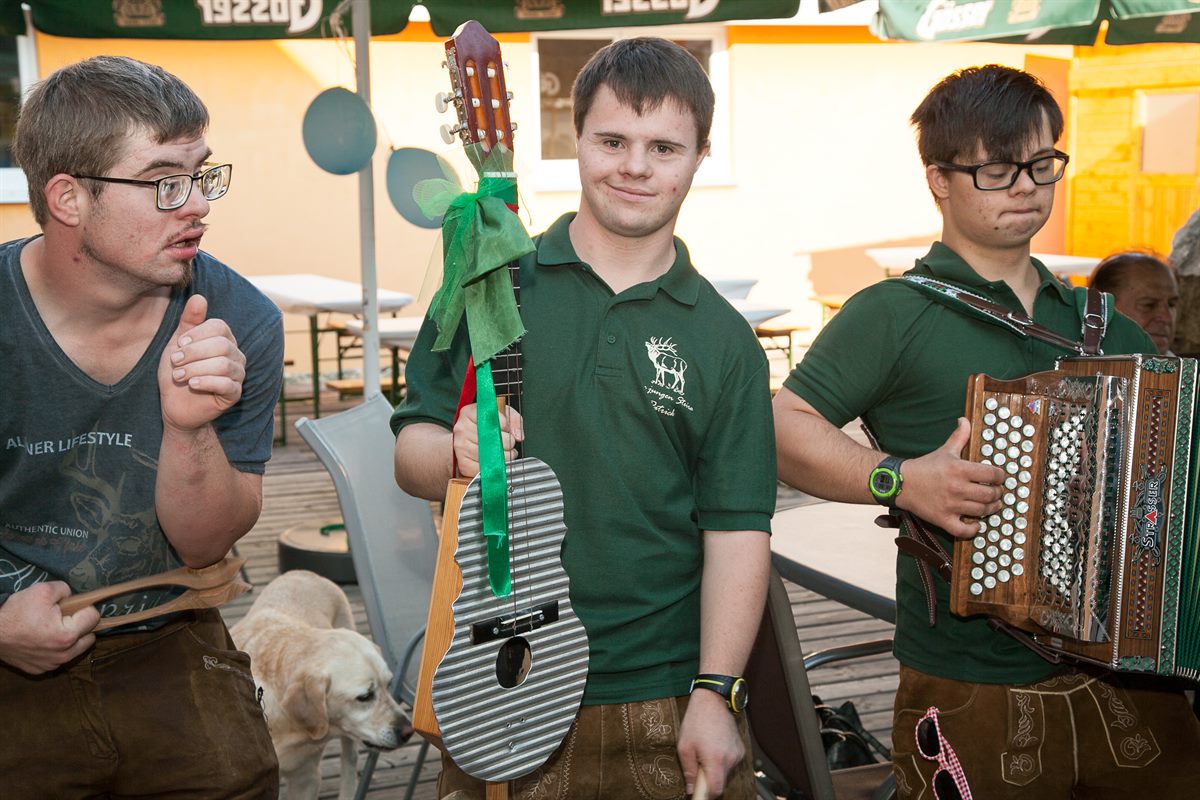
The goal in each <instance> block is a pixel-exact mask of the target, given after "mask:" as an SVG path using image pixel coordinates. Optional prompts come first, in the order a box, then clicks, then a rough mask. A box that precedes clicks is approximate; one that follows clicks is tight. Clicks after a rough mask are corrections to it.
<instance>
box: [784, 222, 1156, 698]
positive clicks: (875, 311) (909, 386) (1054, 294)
mask: <svg viewBox="0 0 1200 800" xmlns="http://www.w3.org/2000/svg"><path fill="white" fill-rule="evenodd" d="M1033 264H1034V267H1035V268H1036V269H1037V271H1038V274H1039V275H1040V276H1041V285H1040V286H1039V287H1038V291H1037V295H1036V298H1035V300H1034V306H1033V316H1034V320H1035V321H1037V322H1038V323H1040V324H1042V325H1045V326H1046V327H1048V328H1051V329H1052V330H1054V331H1055V332H1057V333H1059V334H1061V335H1063V336H1066V337H1068V338H1070V339H1071V340H1073V341H1074V340H1077V339H1078V338H1079V331H1080V325H1081V322H1082V314H1083V304H1084V299H1085V295H1086V292H1085V290H1083V289H1077V290H1074V291H1073V290H1072V289H1070V288H1068V287H1067V286H1065V285H1064V284H1063V283H1062V282H1061V281H1060V280H1059V279H1058V278H1056V277H1055V276H1054V275H1053V274H1052V273H1051V272H1050V271H1049V270H1047V269H1046V268H1045V267H1044V266H1043V265H1042V264H1040V263H1039V262H1037V261H1036V260H1034V262H1033ZM909 274H912V275H925V276H929V277H934V278H938V279H940V280H943V281H946V282H948V283H954V284H957V285H959V286H963V287H966V288H969V289H971V290H972V291H974V292H975V293H977V294H981V295H984V296H985V297H987V298H989V299H990V300H992V301H994V302H996V303H1000V304H1001V305H1003V306H1005V307H1007V308H1010V309H1012V310H1014V311H1019V310H1021V303H1020V301H1019V300H1018V299H1017V297H1016V295H1015V294H1014V293H1013V291H1012V290H1011V289H1010V288H1009V287H1008V284H1006V283H1004V282H1003V281H987V280H985V279H984V278H982V277H980V275H979V274H978V273H976V272H975V271H974V270H973V269H971V267H970V266H968V265H967V264H966V262H964V261H963V260H962V259H961V258H959V257H958V255H957V254H956V253H954V251H952V250H951V249H950V248H948V247H946V246H945V245H943V244H941V243H940V242H939V243H935V244H934V245H933V248H932V249H931V250H930V251H929V254H928V255H926V256H925V257H924V258H923V259H921V260H919V261H918V262H917V264H916V266H915V267H914V268H913V269H912V270H911V271H910V272H909ZM1102 347H1103V349H1104V352H1105V353H1107V354H1110V355H1111V354H1117V353H1153V352H1155V350H1154V345H1153V343H1152V342H1151V341H1150V338H1149V337H1148V336H1147V335H1146V334H1145V333H1143V332H1142V330H1141V329H1140V328H1139V327H1137V325H1136V324H1134V323H1133V322H1132V321H1131V320H1129V319H1127V318H1126V317H1123V316H1121V315H1119V314H1118V315H1115V316H1113V318H1112V319H1111V320H1110V322H1109V326H1108V332H1107V334H1106V335H1105V337H1104V341H1103V342H1102ZM1062 355H1064V352H1063V350H1061V349H1060V348H1056V347H1054V346H1052V345H1050V344H1047V343H1045V342H1042V341H1040V340H1037V339H1032V338H1022V337H1020V336H1018V335H1016V334H1015V333H1012V332H1010V331H1007V330H1005V329H1003V328H1001V327H999V326H997V325H994V324H991V323H988V322H984V321H982V320H978V319H976V318H973V317H970V316H967V314H966V313H963V312H961V311H959V310H957V309H952V308H949V307H947V306H945V305H943V304H941V303H939V302H937V301H936V300H933V299H931V298H930V297H929V296H928V295H926V294H924V293H923V292H921V291H919V290H917V289H915V288H913V287H911V286H907V285H904V284H903V283H902V282H900V281H883V282H882V283H878V284H875V285H874V286H870V287H868V288H867V289H864V290H863V291H861V292H859V293H858V294H856V295H854V296H853V297H852V298H850V300H849V301H848V302H847V303H846V304H845V305H844V306H843V308H842V309H841V311H839V312H838V313H837V315H836V316H834V317H833V319H831V320H830V322H829V324H828V325H827V326H826V327H825V328H824V330H822V332H821V335H820V336H818V337H817V339H816V341H815V342H813V346H812V348H811V349H810V350H809V352H808V353H807V354H806V355H805V357H804V360H803V361H802V362H800V364H799V365H798V366H797V367H796V368H795V369H794V370H793V371H792V374H791V375H790V376H789V377H788V379H787V381H786V382H785V383H784V385H785V386H786V387H787V388H788V389H790V390H791V391H793V392H795V393H796V394H797V395H799V396H800V397H802V398H804V399H805V400H806V401H807V402H809V403H810V404H811V405H812V406H813V407H814V408H815V409H816V410H817V411H819V412H820V413H821V415H822V416H824V417H825V419H827V420H828V421H829V422H831V423H832V424H834V425H836V426H838V427H841V426H842V425H845V424H846V423H847V422H849V421H851V420H853V419H855V418H862V419H863V420H864V421H866V423H867V425H868V426H869V427H870V429H871V431H872V432H873V433H874V434H875V435H876V436H877V437H878V439H879V446H880V447H881V448H882V449H883V450H884V451H886V452H888V453H891V454H893V455H896V456H900V457H902V458H914V457H916V456H921V455H924V454H926V453H928V452H930V451H932V450H935V449H937V448H938V447H940V446H941V445H942V444H943V443H944V442H945V441H946V439H947V438H949V436H950V434H951V433H952V432H953V431H954V428H955V425H956V421H957V419H958V418H959V417H960V416H962V414H963V411H964V405H965V402H966V388H967V378H968V376H970V375H972V374H974V373H978V372H983V373H987V374H988V375H991V376H993V377H995V378H1002V379H1007V378H1017V377H1020V376H1023V375H1027V374H1029V373H1031V372H1038V371H1040V370H1046V369H1052V368H1053V366H1054V360H1055V358H1056V357H1060V356H1062ZM863 481H864V482H865V481H866V476H865V475H864V476H863ZM943 535H945V534H943ZM947 540H948V541H949V537H948V535H947ZM936 583H937V595H938V623H937V626H936V627H933V628H931V627H929V622H928V617H927V613H926V608H925V600H924V594H923V592H922V590H921V582H920V578H919V577H918V572H917V567H916V562H915V560H914V559H913V558H912V557H911V556H908V555H899V556H898V557H897V580H896V605H897V608H896V635H895V652H896V657H897V658H898V659H899V660H900V661H901V662H902V663H904V664H907V665H908V666H910V667H913V668H914V669H917V670H920V671H922V672H925V673H929V674H932V675H940V676H942V677H946V678H953V679H956V680H965V681H973V682H979V683H1026V682H1029V681H1036V680H1038V679H1040V678H1042V677H1044V676H1046V675H1048V674H1049V673H1051V672H1053V671H1054V669H1055V668H1054V667H1053V666H1051V665H1050V664H1048V663H1047V662H1046V661H1044V660H1042V659H1041V658H1039V657H1038V656H1036V655H1035V654H1034V653H1033V652H1032V651H1030V650H1028V649H1026V648H1025V647H1024V646H1022V645H1020V644H1018V643H1017V642H1016V641H1015V640H1013V639H1012V638H1010V637H1009V636H1007V635H1005V634H1001V633H996V632H994V631H992V630H991V629H990V628H989V627H988V626H987V623H986V621H985V620H984V618H982V617H974V618H971V619H963V618H961V617H955V616H953V615H951V614H950V611H949V605H948V603H949V588H950V587H949V584H948V583H947V582H945V581H941V580H939V581H937V582H936Z"/></svg>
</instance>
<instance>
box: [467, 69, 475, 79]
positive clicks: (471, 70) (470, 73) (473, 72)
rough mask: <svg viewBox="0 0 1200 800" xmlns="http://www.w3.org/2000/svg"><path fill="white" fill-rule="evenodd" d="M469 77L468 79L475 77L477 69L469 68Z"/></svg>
mask: <svg viewBox="0 0 1200 800" xmlns="http://www.w3.org/2000/svg"><path fill="white" fill-rule="evenodd" d="M467 77H468V78H474V77H475V68H474V67H467Z"/></svg>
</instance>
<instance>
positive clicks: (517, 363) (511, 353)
mask: <svg viewBox="0 0 1200 800" xmlns="http://www.w3.org/2000/svg"><path fill="white" fill-rule="evenodd" d="M508 275H509V277H510V278H511V279H512V285H513V296H514V297H516V300H517V310H518V311H520V309H521V282H520V269H519V267H518V265H517V262H515V261H514V262H513V263H511V264H509V265H508ZM522 379H523V375H522V365H521V340H520V339H518V340H517V341H515V342H513V343H512V344H511V345H509V346H508V347H506V348H505V349H504V350H502V351H501V352H500V353H498V354H497V355H496V356H494V357H493V358H492V382H493V383H494V384H495V385H496V396H497V397H503V398H504V399H505V402H506V403H507V404H508V406H509V407H510V408H512V409H513V410H514V411H516V412H517V413H518V414H519V413H521V395H522V388H523V386H522Z"/></svg>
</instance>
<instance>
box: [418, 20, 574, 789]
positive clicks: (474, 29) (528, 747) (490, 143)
mask: <svg viewBox="0 0 1200 800" xmlns="http://www.w3.org/2000/svg"><path fill="white" fill-rule="evenodd" d="M446 66H447V67H448V69H449V71H450V80H451V86H452V89H453V92H452V93H451V94H450V95H448V96H447V95H439V106H445V105H447V103H449V104H452V105H453V106H454V107H455V108H456V110H457V112H458V124H457V125H456V126H454V127H453V128H443V131H444V132H445V133H446V134H447V135H448V136H452V135H453V134H458V136H459V137H460V138H461V139H462V140H463V142H464V143H466V144H467V145H468V146H472V145H478V146H480V147H482V149H483V150H484V151H485V152H490V151H491V150H492V149H493V148H496V147H507V148H508V149H510V150H511V147H512V131H513V129H514V127H515V126H513V125H512V124H511V122H510V121H509V117H508V100H509V97H510V96H509V94H508V92H507V90H506V88H505V84H504V72H503V65H502V62H501V60H500V47H499V44H498V43H497V42H496V40H495V39H494V38H493V37H492V36H490V35H489V34H488V33H487V31H486V30H484V28H483V26H482V25H480V24H479V23H478V22H467V23H465V24H464V25H463V26H462V27H460V28H459V29H458V31H456V33H455V35H454V38H453V39H451V40H450V41H448V42H447V43H446ZM511 207H512V208H513V210H514V211H515V210H516V209H515V204H513V205H511ZM509 274H510V276H511V278H512V279H513V288H514V292H515V293H516V297H517V302H518V306H519V304H520V289H519V281H518V270H517V265H516V264H515V263H514V264H511V265H509ZM492 374H493V377H494V382H495V386H496V393H497V397H500V398H503V400H504V401H505V402H506V403H507V404H508V406H510V407H511V408H513V409H515V410H517V411H520V410H521V408H520V406H521V395H522V387H523V384H522V371H521V356H520V348H519V342H518V343H515V344H513V345H512V346H511V347H510V348H509V349H507V350H505V351H504V352H502V353H500V354H499V355H497V356H496V357H495V358H493V359H492ZM506 477H507V499H508V536H509V555H510V562H509V568H510V574H511V579H512V591H511V593H510V594H509V595H507V596H504V597H497V596H496V595H494V594H493V592H492V589H491V586H490V584H489V579H488V558H487V543H486V541H485V536H484V533H483V524H482V510H481V506H482V503H481V491H480V480H479V478H478V477H476V478H475V479H473V480H471V481H469V482H468V481H466V480H464V479H458V478H456V479H454V480H452V481H451V483H450V486H449V488H448V490H447V496H446V501H445V512H444V517H443V521H442V539H441V543H440V546H439V550H438V560H437V567H436V571H435V574H434V588H433V596H432V599H431V601H430V608H429V621H428V625H427V629H426V636H425V649H424V653H423V655H422V659H421V674H420V678H419V680H418V683H417V693H416V698H415V701H414V704H413V726H414V727H415V728H416V729H417V730H418V731H420V732H421V734H422V735H424V736H425V737H426V738H430V739H434V740H435V741H437V740H440V744H441V747H442V749H443V750H444V751H445V752H446V753H447V754H448V755H449V756H450V758H451V759H452V760H453V761H454V763H455V764H457V765H458V767H459V768H460V769H462V770H463V771H464V772H466V773H468V774H470V775H473V776H475V777H477V778H480V779H483V780H486V781H491V782H501V781H508V780H512V779H514V778H518V777H521V776H522V775H526V774H528V773H530V772H532V771H533V770H535V769H537V768H538V767H539V766H541V765H542V764H543V763H545V761H546V759H547V758H549V756H550V755H551V754H552V753H553V752H554V751H555V750H556V749H557V748H558V746H559V744H560V743H561V742H562V740H563V738H564V737H565V736H566V734H567V731H568V730H569V729H570V726H571V722H572V721H573V720H574V718H575V713H576V711H577V709H578V707H579V702H580V700H581V699H582V697H583V689H584V684H585V683H586V680H587V663H588V641H587V633H586V632H585V631H584V628H583V625H582V623H581V622H580V621H579V619H578V617H576V616H575V612H574V610H573V608H572V606H571V598H570V593H569V582H568V579H567V574H566V572H565V571H564V570H563V568H562V563H561V548H562V541H563V537H564V536H565V535H566V526H565V524H564V523H563V513H562V511H563V497H562V488H561V486H560V485H559V482H558V478H557V477H556V476H555V475H554V472H553V471H552V470H551V469H550V467H549V466H547V465H546V464H545V463H543V462H541V461H539V460H538V459H536V458H520V459H517V460H516V461H513V462H510V463H509V464H508V465H507V476H506Z"/></svg>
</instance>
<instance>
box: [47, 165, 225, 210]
mask: <svg viewBox="0 0 1200 800" xmlns="http://www.w3.org/2000/svg"><path fill="white" fill-rule="evenodd" d="M203 166H206V167H208V169H206V170H204V171H202V172H198V173H196V174H195V175H167V176H166V177H165V178H159V179H158V180H155V181H139V180H134V179H133V178H101V177H97V176H95V175H72V176H71V177H72V178H82V179H85V180H89V181H103V182H105V183H128V184H132V185H133V186H153V187H154V202H155V204H156V205H157V206H158V210H159V211H174V210H175V209H177V208H179V207H180V206H182V205H183V204H184V203H186V202H187V201H188V198H189V197H191V195H192V184H194V183H199V184H200V194H202V195H204V199H205V200H219V199H220V198H222V197H224V196H225V193H226V192H228V191H229V181H230V179H231V178H232V177H233V165H232V164H217V165H212V166H210V165H209V164H208V163H205V164H204V165H203Z"/></svg>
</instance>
